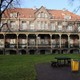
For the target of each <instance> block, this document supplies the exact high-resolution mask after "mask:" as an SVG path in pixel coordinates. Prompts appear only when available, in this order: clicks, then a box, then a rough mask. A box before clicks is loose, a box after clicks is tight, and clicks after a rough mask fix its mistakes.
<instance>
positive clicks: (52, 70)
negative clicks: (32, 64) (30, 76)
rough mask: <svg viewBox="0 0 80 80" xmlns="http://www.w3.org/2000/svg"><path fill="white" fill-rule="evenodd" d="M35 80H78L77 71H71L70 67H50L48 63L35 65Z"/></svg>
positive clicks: (79, 78)
mask: <svg viewBox="0 0 80 80" xmlns="http://www.w3.org/2000/svg"><path fill="white" fill-rule="evenodd" d="M36 72H37V80H80V69H79V72H72V71H71V67H51V65H50V63H42V64H37V65H36Z"/></svg>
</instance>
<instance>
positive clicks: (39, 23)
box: [37, 21, 41, 30]
mask: <svg viewBox="0 0 80 80" xmlns="http://www.w3.org/2000/svg"><path fill="white" fill-rule="evenodd" d="M37 24H38V28H37V29H38V30H41V22H40V21H38V22H37Z"/></svg>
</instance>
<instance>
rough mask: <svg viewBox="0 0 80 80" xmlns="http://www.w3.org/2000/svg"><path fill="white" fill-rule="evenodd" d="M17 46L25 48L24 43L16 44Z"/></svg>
mask: <svg viewBox="0 0 80 80" xmlns="http://www.w3.org/2000/svg"><path fill="white" fill-rule="evenodd" d="M18 48H26V44H18Z"/></svg>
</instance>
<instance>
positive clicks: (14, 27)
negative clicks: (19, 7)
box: [10, 21, 16, 30]
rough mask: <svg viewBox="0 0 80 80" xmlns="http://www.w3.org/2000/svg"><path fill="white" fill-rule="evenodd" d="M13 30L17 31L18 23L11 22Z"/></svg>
mask: <svg viewBox="0 0 80 80" xmlns="http://www.w3.org/2000/svg"><path fill="white" fill-rule="evenodd" d="M10 24H11V30H16V22H15V21H11V22H10Z"/></svg>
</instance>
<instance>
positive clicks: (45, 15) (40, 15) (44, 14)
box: [38, 12, 48, 18]
mask: <svg viewBox="0 0 80 80" xmlns="http://www.w3.org/2000/svg"><path fill="white" fill-rule="evenodd" d="M47 17H48V16H47V14H46V13H44V12H40V13H39V14H38V18H47Z"/></svg>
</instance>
